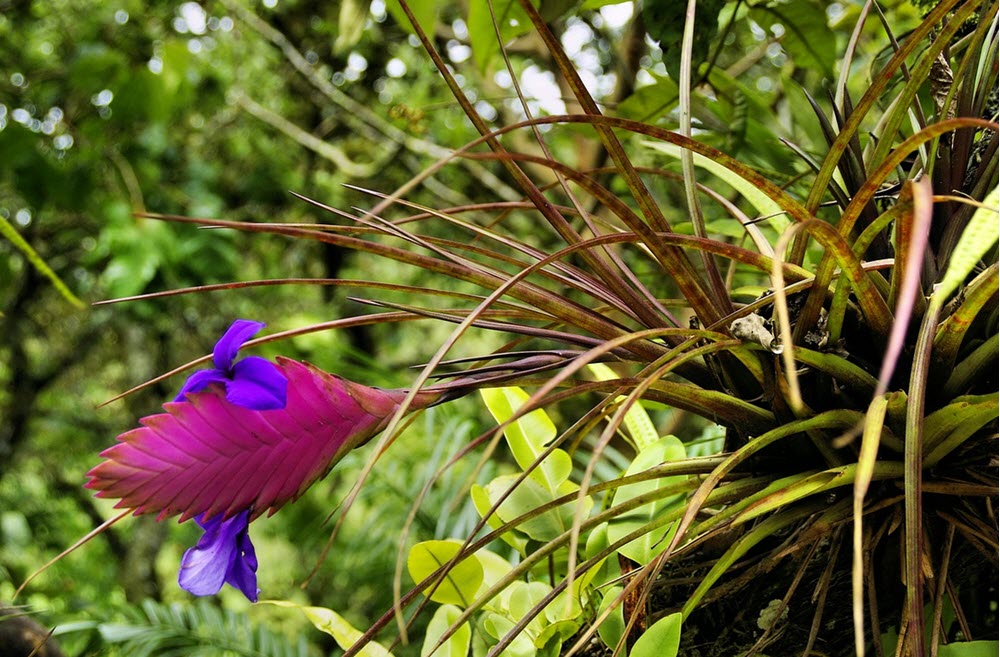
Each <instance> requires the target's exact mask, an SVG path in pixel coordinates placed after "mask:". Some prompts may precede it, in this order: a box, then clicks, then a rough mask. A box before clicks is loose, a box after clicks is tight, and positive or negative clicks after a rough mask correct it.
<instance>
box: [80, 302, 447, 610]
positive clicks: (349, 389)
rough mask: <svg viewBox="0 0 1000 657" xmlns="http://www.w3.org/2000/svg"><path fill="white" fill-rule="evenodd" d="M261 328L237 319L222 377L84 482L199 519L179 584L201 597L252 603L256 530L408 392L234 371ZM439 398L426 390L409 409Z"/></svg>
mask: <svg viewBox="0 0 1000 657" xmlns="http://www.w3.org/2000/svg"><path fill="white" fill-rule="evenodd" d="M262 326H263V325H262V324H259V323H257V322H249V321H247V320H238V321H237V322H235V323H234V324H233V326H231V327H230V329H229V330H228V331H226V334H225V335H224V336H223V337H222V339H221V340H219V343H218V344H217V345H216V347H215V353H214V356H215V365H216V369H214V370H207V371H205V372H196V373H195V374H194V375H192V377H191V378H190V379H189V380H188V382H187V383H186V384H185V385H184V388H183V389H182V394H181V395H180V396H179V397H178V399H177V400H175V401H173V402H168V403H167V404H164V406H163V408H164V410H165V411H166V412H165V413H160V414H157V415H151V416H147V417H144V418H142V419H141V420H140V425H141V426H139V427H138V428H136V429H132V430H131V431H127V432H125V433H123V434H121V435H120V436H118V442H117V444H115V445H113V446H111V447H109V448H108V449H106V450H104V451H103V452H102V453H101V456H102V457H104V458H105V460H104V461H103V462H102V463H100V464H98V465H97V466H96V467H94V468H93V469H92V470H91V471H90V472H89V473H88V477H89V478H90V480H89V481H88V482H87V483H86V484H85V486H86V487H87V488H90V489H92V490H95V491H97V493H96V495H97V497H102V498H112V499H118V500H119V501H118V503H117V504H116V505H115V506H116V508H127V509H133V510H134V515H139V514H144V513H156V514H158V517H157V519H158V520H163V519H164V518H168V517H170V516H174V515H178V514H179V515H180V521H181V522H184V521H185V520H188V519H191V518H195V519H196V521H197V522H198V524H199V525H201V526H202V528H203V529H204V530H205V534H204V536H202V538H201V540H199V541H198V544H197V545H196V546H195V547H194V548H191V549H190V550H188V551H187V552H186V553H185V554H184V558H183V559H182V561H181V570H180V574H179V577H178V581H179V583H180V585H181V586H182V587H183V588H184V589H185V590H187V591H190V592H191V593H194V594H196V595H212V594H215V593H217V592H218V591H219V589H220V588H221V587H222V585H223V584H224V583H229V584H230V585H232V586H234V587H236V588H238V589H239V590H240V591H242V592H243V593H244V595H246V596H247V598H249V599H250V600H252V601H253V600H256V597H257V582H256V569H257V558H256V554H255V553H254V549H253V545H252V543H251V542H250V537H249V534H248V532H247V528H248V525H249V523H250V522H252V521H253V520H254V519H256V518H258V517H259V516H261V515H262V514H263V513H265V512H268V513H269V514H270V513H274V512H275V511H277V510H278V509H279V508H281V507H282V506H284V505H285V504H287V503H289V502H291V501H294V500H295V499H297V498H298V497H299V496H300V495H302V493H304V492H305V490H306V489H307V488H308V487H309V486H310V485H312V484H313V483H314V482H315V481H316V480H317V479H319V478H320V477H322V476H324V475H325V474H326V473H328V472H329V471H330V469H331V468H332V467H333V466H334V465H335V464H336V463H337V462H338V461H339V460H340V459H341V458H343V456H344V455H345V454H347V452H349V451H350V450H352V449H354V448H355V447H358V446H360V445H363V444H364V443H366V442H367V441H368V440H370V439H371V438H372V437H373V436H375V435H376V434H378V433H379V432H380V431H382V429H384V428H385V426H386V424H388V422H389V420H390V418H391V417H392V416H393V415H394V414H395V412H396V411H397V410H398V408H399V406H400V404H401V403H402V402H403V400H404V398H405V397H406V394H407V393H406V391H404V390H380V389H378V388H369V387H367V386H363V385H360V384H357V383H353V382H351V381H347V380H346V379H342V378H340V377H336V376H333V375H330V374H327V373H326V372H323V371H322V370H319V369H317V368H316V367H313V366H312V365H310V364H308V363H300V362H298V361H294V360H290V359H287V358H281V357H279V358H278V359H277V362H276V363H272V362H270V361H267V360H265V359H263V358H244V359H243V360H240V361H238V362H236V363H235V364H234V363H233V359H234V358H235V356H236V352H237V351H238V349H239V347H240V345H242V344H243V342H244V341H245V340H246V339H247V338H248V337H249V336H251V335H253V333H256V332H257V331H258V330H260V328H261V327H262ZM248 361H249V362H250V363H252V364H251V365H244V363H247V362H248ZM257 361H259V362H257ZM279 381H280V384H279V383H278V382H279ZM442 398H443V393H442V392H421V393H419V394H418V395H416V397H415V398H414V399H413V401H412V402H411V404H410V407H409V410H411V411H415V410H418V409H421V408H426V407H427V406H430V405H431V404H433V403H435V402H437V401H439V400H441V399H442ZM279 400H280V402H281V403H280V405H278V401H279Z"/></svg>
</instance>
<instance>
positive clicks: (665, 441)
mask: <svg viewBox="0 0 1000 657" xmlns="http://www.w3.org/2000/svg"><path fill="white" fill-rule="evenodd" d="M685 456H686V454H685V450H684V443H682V442H681V441H680V440H678V439H677V438H676V437H674V436H666V437H664V438H661V439H660V440H658V441H657V442H655V443H653V444H652V445H650V446H649V447H647V448H646V449H644V450H643V451H641V452H639V454H638V456H636V457H635V460H634V461H632V464H631V465H629V467H628V470H626V471H625V476H626V477H628V476H631V475H635V474H639V473H640V472H645V471H646V470H649V469H650V468H655V467H656V466H658V465H661V464H663V463H669V462H671V461H678V460H681V459H683V458H685ZM686 478H687V477H686V476H684V475H678V476H674V477H660V478H658V479H650V480H647V481H640V482H638V483H635V484H627V485H625V486H622V487H620V488H619V489H618V490H617V491H615V497H614V504H622V503H624V502H628V501H629V500H633V499H635V498H636V497H639V496H640V495H645V494H646V493H651V492H653V491H655V490H658V489H660V488H666V487H669V486H673V485H676V484H679V483H681V482H683V481H684V480H685V479H686ZM683 499H684V496H683V495H682V494H677V495H671V496H670V497H666V498H664V499H660V500H656V501H655V502H650V503H649V504H644V505H642V506H640V507H638V508H636V509H633V510H632V511H629V512H628V513H626V514H624V515H622V516H621V517H619V518H616V519H614V520H613V521H611V522H610V523H609V524H608V541H609V542H611V543H614V542H615V541H618V540H620V539H622V538H624V537H625V536H626V535H627V534H630V533H632V532H634V531H635V530H637V529H639V528H640V527H642V526H643V525H646V524H648V523H649V522H651V521H653V520H655V519H656V518H658V517H660V516H662V515H663V514H664V513H667V512H668V511H670V510H671V509H674V508H676V507H677V505H679V504H681V503H682V501H683ZM672 526H673V524H666V525H663V526H661V527H657V528H656V529H654V530H652V531H650V532H648V533H647V534H645V535H643V536H641V537H639V538H637V539H635V540H634V541H632V542H630V543H628V544H626V545H624V546H623V547H622V548H621V549H620V550H618V551H619V552H620V553H621V554H623V555H625V556H626V557H628V558H629V559H631V560H633V561H635V562H637V563H640V564H642V565H646V564H648V563H649V562H650V561H652V560H653V559H654V558H656V555H657V554H659V553H660V552H662V551H663V550H664V549H665V548H666V547H667V542H668V541H666V540H664V537H665V536H666V534H667V532H668V531H670V529H671V527H672Z"/></svg>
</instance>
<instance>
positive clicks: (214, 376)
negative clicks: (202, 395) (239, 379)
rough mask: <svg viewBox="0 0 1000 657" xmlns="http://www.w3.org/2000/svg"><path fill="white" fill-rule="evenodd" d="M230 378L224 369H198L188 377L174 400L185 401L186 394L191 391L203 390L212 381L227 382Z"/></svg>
mask: <svg viewBox="0 0 1000 657" xmlns="http://www.w3.org/2000/svg"><path fill="white" fill-rule="evenodd" d="M228 381H229V378H228V377H227V376H226V373H225V372H223V371H222V370H198V371H197V372H195V373H194V374H192V375H191V376H189V377H188V378H187V381H185V382H184V385H183V386H181V391H180V392H178V393H177V396H176V397H174V401H184V396H185V395H187V394H188V393H190V392H201V391H202V390H204V389H205V388H207V387H208V385H209V384H210V383H226V382H228Z"/></svg>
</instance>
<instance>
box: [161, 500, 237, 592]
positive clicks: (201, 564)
mask: <svg viewBox="0 0 1000 657" xmlns="http://www.w3.org/2000/svg"><path fill="white" fill-rule="evenodd" d="M249 515H250V512H249V511H243V512H242V513H238V514H236V515H235V516H233V517H232V518H229V519H228V520H222V516H221V515H217V516H215V517H213V518H212V519H210V520H208V521H203V520H202V518H204V516H201V517H200V518H198V519H197V521H198V524H199V525H201V526H202V528H204V530H205V534H204V535H203V536H202V537H201V539H200V540H199V541H198V544H197V545H195V546H194V547H193V548H191V549H189V550H188V551H187V552H185V553H184V557H183V558H182V559H181V568H180V572H179V573H178V575H177V582H178V584H180V586H181V588H182V589H184V590H185V591H187V592H189V593H193V594H194V595H215V594H216V593H218V592H219V590H221V589H222V585H223V583H229V584H230V585H232V586H235V587H236V588H238V589H239V590H240V591H242V592H243V594H244V595H245V596H246V597H247V598H248V599H249V600H250V601H251V602H256V601H257V574H256V573H257V555H256V553H255V552H254V549H253V543H251V542H250V534H249V533H248V531H247V529H248V523H249Z"/></svg>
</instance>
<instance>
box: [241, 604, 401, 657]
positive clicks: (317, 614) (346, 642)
mask: <svg viewBox="0 0 1000 657" xmlns="http://www.w3.org/2000/svg"><path fill="white" fill-rule="evenodd" d="M260 604H268V605H275V606H276V607H287V608H290V609H298V610H299V611H301V612H302V613H303V614H305V616H306V618H308V619H309V622H310V623H312V624H313V625H314V626H315V627H316V629H318V630H320V631H321V632H326V633H327V634H329V635H330V636H332V637H333V639H334V641H336V642H337V645H338V646H340V647H341V649H342V650H347V649H349V648H351V646H353V645H354V644H355V643H357V642H358V639H360V638H361V637H362V636H363V634H362V632H361V631H360V630H358V629H356V628H355V627H354V626H353V625H351V624H350V623H348V622H347V621H346V620H344V617H343V616H341V615H340V614H338V613H337V612H335V611H333V610H332V609H327V608H326V607H309V606H305V605H297V604H295V603H294V602H288V601H287V600H261V601H260ZM358 657H393V656H392V653H391V652H389V651H388V650H386V649H385V647H383V646H382V645H380V644H378V643H376V642H374V641H371V642H369V643H368V644H367V645H366V646H365V647H364V648H362V649H361V650H360V651H359V652H358Z"/></svg>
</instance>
